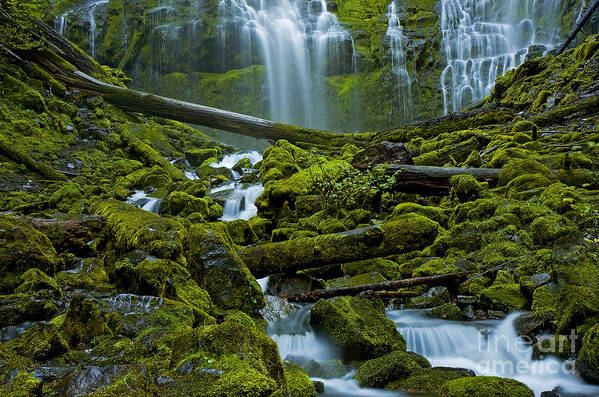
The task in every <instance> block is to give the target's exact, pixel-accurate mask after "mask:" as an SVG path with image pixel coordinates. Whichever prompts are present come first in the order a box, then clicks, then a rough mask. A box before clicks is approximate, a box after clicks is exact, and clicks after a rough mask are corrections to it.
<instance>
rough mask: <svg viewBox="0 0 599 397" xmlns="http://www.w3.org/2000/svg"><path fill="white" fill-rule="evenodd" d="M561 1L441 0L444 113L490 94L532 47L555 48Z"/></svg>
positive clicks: (457, 109) (557, 39)
mask: <svg viewBox="0 0 599 397" xmlns="http://www.w3.org/2000/svg"><path fill="white" fill-rule="evenodd" d="M560 1H561V0H501V1H500V0H478V1H477V0H442V1H441V8H442V12H441V33H442V37H443V50H444V53H445V58H446V60H447V66H446V68H445V70H443V72H442V74H441V88H442V91H443V103H444V109H443V110H444V113H448V112H457V111H460V110H461V109H463V108H464V107H466V106H468V105H470V104H472V103H474V102H476V101H479V100H481V99H483V98H484V97H486V96H487V95H489V94H490V93H491V89H492V88H493V85H494V83H495V79H496V78H497V77H499V76H501V75H503V74H504V73H505V72H507V71H508V70H509V69H513V68H515V67H518V66H520V65H521V64H522V63H523V62H524V61H525V59H526V55H527V53H528V48H529V47H530V46H532V45H539V46H541V47H542V48H544V49H545V50H549V49H551V48H553V47H555V46H556V45H557V44H558V43H559V42H560V41H561V39H560V34H561V33H562V32H560V31H559V28H558V27H557V26H558V25H557V24H556V23H555V18H556V15H558V10H559V7H560V4H561V3H560Z"/></svg>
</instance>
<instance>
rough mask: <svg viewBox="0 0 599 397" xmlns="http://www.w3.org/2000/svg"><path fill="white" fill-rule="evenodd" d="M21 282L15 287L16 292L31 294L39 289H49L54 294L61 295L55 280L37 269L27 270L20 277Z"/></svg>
mask: <svg viewBox="0 0 599 397" xmlns="http://www.w3.org/2000/svg"><path fill="white" fill-rule="evenodd" d="M20 280H21V284H20V285H19V286H18V287H17V288H16V289H15V292H16V293H24V294H32V293H35V292H37V291H41V290H49V291H51V292H52V294H53V295H54V296H57V297H59V296H60V295H61V293H60V289H59V288H58V284H57V283H56V280H55V279H54V278H52V277H50V276H48V275H47V274H46V273H44V272H42V271H41V270H39V269H36V268H33V269H29V270H27V271H26V272H25V273H23V274H22V275H21V277H20Z"/></svg>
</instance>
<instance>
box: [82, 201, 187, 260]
mask: <svg viewBox="0 0 599 397" xmlns="http://www.w3.org/2000/svg"><path fill="white" fill-rule="evenodd" d="M91 211H92V213H95V214H98V215H103V216H105V217H106V218H107V230H108V231H109V233H110V236H111V239H112V241H113V243H114V247H115V248H116V249H118V250H119V251H121V252H129V251H132V250H134V249H141V250H144V251H146V252H148V253H149V254H151V255H153V256H156V257H158V258H167V259H174V260H182V258H181V255H182V251H183V243H182V242H183V240H184V239H185V236H186V231H185V229H184V228H183V227H182V226H181V225H180V224H179V223H177V222H176V221H174V220H171V219H165V218H162V217H160V216H158V215H156V214H153V213H151V212H148V211H144V210H142V209H139V208H135V207H134V206H132V205H130V204H125V203H122V202H119V201H115V200H104V201H95V202H94V203H93V204H92V206H91Z"/></svg>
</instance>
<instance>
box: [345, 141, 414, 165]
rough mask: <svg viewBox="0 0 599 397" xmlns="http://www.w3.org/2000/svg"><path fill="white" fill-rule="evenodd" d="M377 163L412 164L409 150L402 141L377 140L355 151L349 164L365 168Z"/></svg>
mask: <svg viewBox="0 0 599 397" xmlns="http://www.w3.org/2000/svg"><path fill="white" fill-rule="evenodd" d="M379 164H410V165H412V164H414V160H412V155H411V154H410V151H409V150H408V148H407V147H406V145H404V144H403V143H393V142H386V141H383V142H377V143H374V144H372V145H370V146H368V147H367V148H366V149H363V150H361V151H359V152H358V153H356V154H355V155H354V156H353V158H352V160H351V165H352V166H353V167H354V168H356V169H359V170H366V169H369V168H372V167H374V166H377V165H379Z"/></svg>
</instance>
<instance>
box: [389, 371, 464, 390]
mask: <svg viewBox="0 0 599 397" xmlns="http://www.w3.org/2000/svg"><path fill="white" fill-rule="evenodd" d="M471 376H472V372H471V371H468V370H465V369H461V368H445V367H439V368H436V367H435V368H424V369H418V370H416V371H414V372H412V373H411V374H410V375H408V376H407V377H405V378H403V379H399V380H396V381H393V382H391V383H389V384H388V385H387V386H386V387H385V388H386V389H388V390H397V391H404V392H419V393H427V392H428V393H438V392H440V391H441V388H442V387H443V385H444V384H445V383H446V382H449V381H451V380H455V379H460V378H466V377H471Z"/></svg>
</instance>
